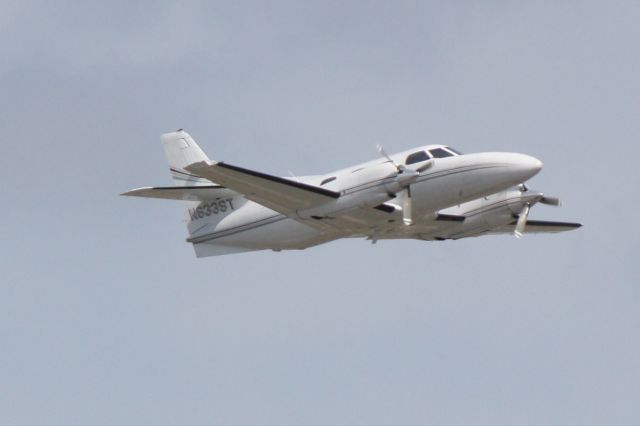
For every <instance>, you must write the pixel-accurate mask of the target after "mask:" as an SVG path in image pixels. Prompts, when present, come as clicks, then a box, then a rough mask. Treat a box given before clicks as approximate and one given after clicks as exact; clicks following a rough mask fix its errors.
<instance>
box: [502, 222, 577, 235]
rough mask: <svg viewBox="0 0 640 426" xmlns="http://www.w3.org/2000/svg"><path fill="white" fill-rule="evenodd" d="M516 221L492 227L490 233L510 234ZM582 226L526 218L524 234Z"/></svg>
mask: <svg viewBox="0 0 640 426" xmlns="http://www.w3.org/2000/svg"><path fill="white" fill-rule="evenodd" d="M515 226H516V221H515V220H514V221H513V222H512V223H511V224H509V225H505V226H500V227H498V228H494V229H492V230H491V231H490V232H491V233H492V234H511V233H513V230H514V229H515ZM581 226H582V224H581V223H574V222H557V221H549V220H527V226H526V228H525V231H524V232H525V234H555V233H558V232H565V231H572V230H574V229H578V228H580V227H581Z"/></svg>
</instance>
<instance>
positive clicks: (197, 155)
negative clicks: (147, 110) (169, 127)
mask: <svg viewBox="0 0 640 426" xmlns="http://www.w3.org/2000/svg"><path fill="white" fill-rule="evenodd" d="M160 140H161V141H162V146H163V147H164V152H165V154H166V155H167V161H168V162H169V168H170V169H171V177H172V178H173V180H174V181H175V183H176V185H177V186H198V185H211V182H210V181H208V180H206V179H203V178H201V177H199V176H196V175H194V174H192V173H189V172H188V171H186V170H185V169H184V168H185V167H186V166H188V165H189V164H193V163H197V162H200V161H206V162H209V157H207V155H206V154H205V153H204V152H203V151H202V149H200V147H199V146H198V144H197V143H196V141H194V140H193V138H192V137H191V135H189V133H187V132H185V131H184V130H182V129H180V130H178V131H177V132H171V133H165V134H163V135H162V136H160Z"/></svg>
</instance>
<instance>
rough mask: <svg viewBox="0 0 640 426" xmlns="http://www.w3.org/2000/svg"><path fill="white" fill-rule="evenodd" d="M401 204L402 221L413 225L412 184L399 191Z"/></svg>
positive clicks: (407, 224)
mask: <svg viewBox="0 0 640 426" xmlns="http://www.w3.org/2000/svg"><path fill="white" fill-rule="evenodd" d="M398 196H399V197H400V204H401V206H402V223H404V224H405V225H406V226H411V225H413V212H412V204H413V203H412V202H411V185H409V186H407V187H406V188H405V189H403V190H402V191H400V192H399V193H398Z"/></svg>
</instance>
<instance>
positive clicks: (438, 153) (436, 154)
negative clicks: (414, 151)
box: [429, 148, 453, 158]
mask: <svg viewBox="0 0 640 426" xmlns="http://www.w3.org/2000/svg"><path fill="white" fill-rule="evenodd" d="M429 152H430V153H431V155H433V158H444V157H453V154H452V153H450V152H448V151H445V150H444V149H442V148H435V149H430V150H429Z"/></svg>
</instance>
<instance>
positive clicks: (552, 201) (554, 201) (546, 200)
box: [540, 197, 560, 207]
mask: <svg viewBox="0 0 640 426" xmlns="http://www.w3.org/2000/svg"><path fill="white" fill-rule="evenodd" d="M540 202H541V203H542V204H547V205H550V206H556V207H557V206H559V205H560V199H559V198H557V197H542V198H541V199H540Z"/></svg>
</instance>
